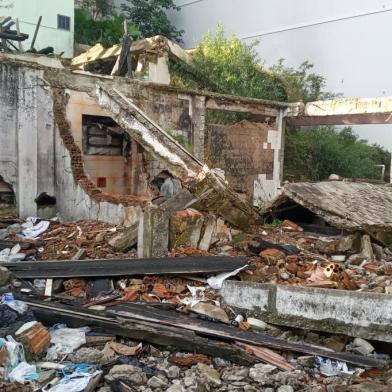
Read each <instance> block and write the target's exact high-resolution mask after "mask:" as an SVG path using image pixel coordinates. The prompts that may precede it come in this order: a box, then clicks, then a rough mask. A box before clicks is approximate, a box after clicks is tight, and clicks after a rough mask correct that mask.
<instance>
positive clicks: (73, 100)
mask: <svg viewBox="0 0 392 392" xmlns="http://www.w3.org/2000/svg"><path fill="white" fill-rule="evenodd" d="M67 94H68V96H69V100H68V103H67V107H66V112H67V119H68V121H69V122H70V126H71V131H72V135H73V137H74V140H75V143H76V145H77V146H79V148H80V149H81V150H82V153H83V161H84V169H85V172H86V174H87V175H88V176H89V177H90V179H91V180H92V181H93V182H94V183H95V184H96V186H98V184H97V183H98V178H105V179H106V187H102V188H101V189H102V190H103V191H104V192H108V193H117V194H121V195H126V194H132V190H133V189H136V187H135V186H132V185H133V183H134V182H139V181H138V179H137V178H131V175H132V173H134V172H135V170H133V168H132V162H131V160H130V159H127V158H125V157H123V156H111V155H88V154H86V153H85V152H84V151H83V124H82V117H83V115H94V116H107V117H110V115H109V114H108V113H106V112H105V111H104V110H103V109H102V108H101V107H100V106H99V105H98V104H97V103H96V101H95V100H93V99H92V98H91V97H90V96H89V95H88V94H86V93H82V92H79V91H75V90H72V91H71V90H69V91H67ZM139 164H141V162H139ZM140 185H142V184H140ZM140 194H141V193H140Z"/></svg>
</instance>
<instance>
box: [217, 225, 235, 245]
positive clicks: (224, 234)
mask: <svg viewBox="0 0 392 392" xmlns="http://www.w3.org/2000/svg"><path fill="white" fill-rule="evenodd" d="M232 240H233V237H232V236H231V231H230V229H229V228H228V227H227V225H226V224H225V221H224V220H223V219H221V218H218V219H217V221H216V229H215V233H214V235H213V239H212V241H213V242H216V241H218V243H219V245H223V244H227V243H228V242H231V241H232Z"/></svg>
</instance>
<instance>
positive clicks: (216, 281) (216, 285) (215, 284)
mask: <svg viewBox="0 0 392 392" xmlns="http://www.w3.org/2000/svg"><path fill="white" fill-rule="evenodd" d="M245 268H247V266H243V267H241V268H237V269H236V270H234V271H232V272H223V273H221V274H219V275H217V276H212V277H211V278H208V279H207V283H208V284H209V286H210V287H212V288H213V289H215V290H219V289H221V288H222V284H223V282H224V281H225V280H226V279H227V278H230V277H231V276H235V275H237V274H238V273H239V272H240V271H242V270H243V269H245Z"/></svg>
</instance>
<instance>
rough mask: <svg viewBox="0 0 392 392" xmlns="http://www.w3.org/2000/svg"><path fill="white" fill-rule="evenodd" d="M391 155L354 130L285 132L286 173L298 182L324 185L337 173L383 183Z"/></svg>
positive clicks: (294, 130) (317, 128)
mask: <svg viewBox="0 0 392 392" xmlns="http://www.w3.org/2000/svg"><path fill="white" fill-rule="evenodd" d="M377 165H385V166H386V173H389V167H390V153H389V152H388V151H387V150H385V149H384V148H382V147H380V146H378V145H375V144H373V145H369V144H368V143H367V141H366V140H362V139H359V137H358V135H356V134H355V133H354V132H353V130H352V129H351V128H344V129H342V130H341V131H339V130H337V129H336V128H334V127H316V128H310V129H306V128H294V129H289V130H288V131H287V132H286V145H285V161H284V173H285V178H287V179H290V180H295V181H322V180H325V179H327V178H328V177H329V175H330V174H332V173H335V174H339V175H340V176H343V177H348V178H370V179H380V175H381V169H380V167H377Z"/></svg>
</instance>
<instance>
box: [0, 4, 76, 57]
mask: <svg viewBox="0 0 392 392" xmlns="http://www.w3.org/2000/svg"><path fill="white" fill-rule="evenodd" d="M7 4H9V5H10V7H7V8H5V7H2V5H3V6H4V5H7ZM57 14H60V15H64V16H69V17H70V18H71V31H66V30H61V29H58V28H57ZM0 16H11V17H12V18H19V21H20V30H21V32H22V33H26V34H29V39H28V40H26V41H24V42H23V43H22V45H23V49H24V50H27V49H29V48H30V44H31V41H32V39H33V35H34V30H35V26H36V24H37V21H38V17H39V16H42V17H43V18H42V22H41V27H40V30H39V32H38V36H37V40H36V44H35V48H36V49H37V50H39V49H42V48H45V47H47V46H53V47H54V50H55V53H61V52H64V57H68V58H71V57H73V41H74V37H73V34H74V33H73V32H74V0H2V1H1V0H0Z"/></svg>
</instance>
